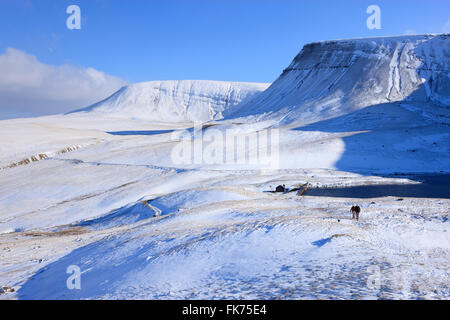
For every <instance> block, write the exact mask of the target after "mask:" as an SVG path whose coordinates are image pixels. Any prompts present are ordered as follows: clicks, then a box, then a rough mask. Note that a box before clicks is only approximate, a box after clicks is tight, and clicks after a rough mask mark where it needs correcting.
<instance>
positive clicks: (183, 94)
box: [76, 80, 269, 122]
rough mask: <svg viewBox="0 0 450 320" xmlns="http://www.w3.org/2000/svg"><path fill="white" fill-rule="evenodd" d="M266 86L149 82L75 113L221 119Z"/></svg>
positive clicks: (162, 119)
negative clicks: (228, 111)
mask: <svg viewBox="0 0 450 320" xmlns="http://www.w3.org/2000/svg"><path fill="white" fill-rule="evenodd" d="M268 86H269V84H266V83H245V82H225V81H206V80H183V81H151V82H143V83H136V84H132V85H128V86H126V87H123V88H122V89H120V90H119V91H117V92H116V93H114V94H113V95H111V96H110V97H109V98H107V99H105V100H103V101H100V102H98V103H96V104H94V105H92V106H90V107H88V108H85V109H82V110H78V111H76V112H89V113H90V114H92V115H99V114H100V115H105V114H108V115H109V116H112V117H123V118H137V119H144V120H149V121H160V122H186V121H192V122H194V121H202V122H204V121H208V120H213V119H221V118H222V112H223V111H225V110H228V109H233V107H235V106H236V105H237V104H239V103H241V102H245V101H247V100H249V99H250V98H252V97H254V96H255V95H256V94H257V93H259V92H261V91H263V90H265V89H266V88H267V87H268Z"/></svg>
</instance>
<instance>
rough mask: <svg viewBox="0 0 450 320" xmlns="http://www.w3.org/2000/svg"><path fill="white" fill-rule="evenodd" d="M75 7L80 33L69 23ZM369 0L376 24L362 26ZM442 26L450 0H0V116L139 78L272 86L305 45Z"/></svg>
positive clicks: (67, 102) (449, 22) (448, 19)
mask: <svg viewBox="0 0 450 320" xmlns="http://www.w3.org/2000/svg"><path fill="white" fill-rule="evenodd" d="M72 4H76V5H78V6H79V7H80V8H81V29H80V30H69V29H68V28H67V27H66V20H67V18H68V17H69V15H68V14H67V13H66V8H67V7H68V6H69V5H72ZM372 4H375V5H378V6H379V7H380V8H381V30H369V29H368V28H367V27H366V20H367V18H368V17H369V15H368V14H367V13H366V9H367V7H368V6H369V5H372ZM444 31H446V32H450V1H448V0H427V1H425V0H420V1H419V0H380V1H375V0H370V1H366V0H341V1H336V0H333V1H331V0H315V1H313V0H296V1H294V0H70V1H66V0H0V119H5V118H11V117H24V116H36V115H43V114H52V113H58V112H65V111H68V110H71V109H77V108H80V107H84V106H87V105H89V104H91V103H94V102H96V101H98V100H100V99H102V98H105V97H106V96H108V95H110V94H111V93H113V92H114V91H116V90H117V89H118V88H120V87H121V86H122V85H124V84H126V83H132V82H139V81H151V80H183V79H201V80H225V81H252V82H272V81H274V80H275V79H276V78H277V77H278V75H279V74H280V73H281V71H282V70H283V69H284V68H285V67H286V66H287V65H288V64H289V63H290V62H291V60H292V59H293V58H294V57H295V56H296V55H297V53H298V52H299V51H300V50H301V48H302V47H303V45H305V44H306V43H308V42H313V41H318V40H330V39H342V38H354V37H372V36H389V35H401V34H405V33H442V32H444Z"/></svg>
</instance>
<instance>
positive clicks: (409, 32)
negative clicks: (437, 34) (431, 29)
mask: <svg viewBox="0 0 450 320" xmlns="http://www.w3.org/2000/svg"><path fill="white" fill-rule="evenodd" d="M403 34H404V35H407V36H411V35H415V34H417V31H416V30H414V29H408V30H405V32H403Z"/></svg>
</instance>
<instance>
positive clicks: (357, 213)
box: [355, 206, 361, 221]
mask: <svg viewBox="0 0 450 320" xmlns="http://www.w3.org/2000/svg"><path fill="white" fill-rule="evenodd" d="M360 212H361V208H360V207H359V206H355V215H356V220H357V221H359V213H360Z"/></svg>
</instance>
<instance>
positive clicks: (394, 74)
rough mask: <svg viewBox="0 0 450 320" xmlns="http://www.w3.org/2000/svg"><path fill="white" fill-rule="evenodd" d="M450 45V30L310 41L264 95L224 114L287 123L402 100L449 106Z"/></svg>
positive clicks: (302, 121)
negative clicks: (439, 33) (438, 33)
mask: <svg viewBox="0 0 450 320" xmlns="http://www.w3.org/2000/svg"><path fill="white" fill-rule="evenodd" d="M449 48H450V35H449V34H442V35H417V36H399V37H383V38H366V39H353V40H337V41H323V42H316V43H311V44H307V45H305V46H304V47H303V49H302V50H301V52H300V53H299V54H298V55H297V56H296V57H295V58H294V60H293V61H292V63H291V64H290V65H289V66H288V67H287V68H286V69H285V70H284V71H283V73H282V74H281V75H280V77H279V78H278V79H277V80H276V81H275V82H274V83H273V84H272V85H271V86H270V87H269V88H268V89H267V90H266V91H265V92H264V93H263V94H261V95H258V96H257V97H255V98H254V99H253V100H252V101H249V102H248V103H244V104H241V105H240V106H239V108H237V109H236V110H231V109H230V110H229V111H226V112H225V114H224V115H225V116H226V117H230V118H236V117H237V118H239V117H248V116H257V117H256V119H254V117H250V119H251V120H250V119H247V121H255V120H265V119H276V120H277V121H280V123H281V124H286V123H291V122H300V123H307V122H313V121H317V120H323V119H326V118H331V117H335V116H339V115H343V114H346V113H349V112H353V111H356V110H359V109H362V108H365V107H368V106H372V105H378V104H382V103H391V102H397V101H406V102H408V103H419V104H423V103H433V104H435V105H438V106H447V107H448V106H449V105H450V90H449V85H450V81H449V70H450V67H449V61H450V49H449Z"/></svg>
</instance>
